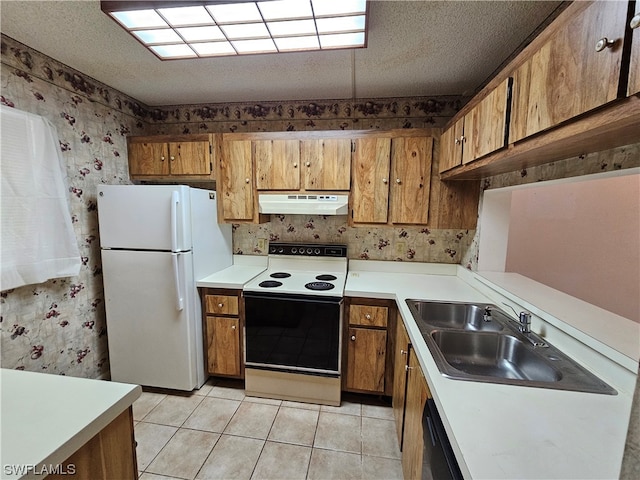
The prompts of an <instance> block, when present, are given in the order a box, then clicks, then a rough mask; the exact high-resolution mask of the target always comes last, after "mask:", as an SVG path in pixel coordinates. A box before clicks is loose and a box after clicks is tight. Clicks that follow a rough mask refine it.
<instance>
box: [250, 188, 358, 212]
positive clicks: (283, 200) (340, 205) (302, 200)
mask: <svg viewBox="0 0 640 480" xmlns="http://www.w3.org/2000/svg"><path fill="white" fill-rule="evenodd" d="M258 205H259V211H260V213H272V214H276V215H278V214H281V215H286V214H292V215H347V213H348V211H349V196H348V195H325V194H322V195H318V194H312V195H309V194H307V195H300V194H295V195H289V194H281V193H261V194H260V195H258Z"/></svg>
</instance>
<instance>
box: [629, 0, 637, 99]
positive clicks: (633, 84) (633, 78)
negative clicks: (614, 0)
mask: <svg viewBox="0 0 640 480" xmlns="http://www.w3.org/2000/svg"><path fill="white" fill-rule="evenodd" d="M629 26H630V27H631V29H632V30H633V38H632V40H631V61H630V64H629V87H628V89H627V95H629V96H631V95H635V94H637V93H640V2H638V1H636V10H635V12H634V16H633V18H632V19H631V22H630V24H629Z"/></svg>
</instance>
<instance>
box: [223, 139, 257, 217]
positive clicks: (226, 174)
mask: <svg viewBox="0 0 640 480" xmlns="http://www.w3.org/2000/svg"><path fill="white" fill-rule="evenodd" d="M222 150H223V154H222V155H221V158H220V160H219V169H218V172H219V173H218V182H217V189H218V198H219V199H220V198H221V199H222V216H221V217H222V218H223V219H224V220H226V221H241V220H245V221H247V220H249V221H251V220H253V219H254V212H255V208H254V195H253V168H252V158H251V141H250V140H228V139H225V140H223V142H222Z"/></svg>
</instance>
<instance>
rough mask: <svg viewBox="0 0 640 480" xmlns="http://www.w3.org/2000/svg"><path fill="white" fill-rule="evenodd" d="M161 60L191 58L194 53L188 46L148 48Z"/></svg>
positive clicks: (156, 46)
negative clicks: (161, 58)
mask: <svg viewBox="0 0 640 480" xmlns="http://www.w3.org/2000/svg"><path fill="white" fill-rule="evenodd" d="M149 48H150V49H151V50H153V51H154V52H156V53H157V54H158V55H159V56H161V57H163V58H191V57H196V56H197V55H196V53H195V52H194V51H193V50H191V48H189V46H188V45H184V44H182V45H153V46H150V47H149Z"/></svg>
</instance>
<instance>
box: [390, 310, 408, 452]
mask: <svg viewBox="0 0 640 480" xmlns="http://www.w3.org/2000/svg"><path fill="white" fill-rule="evenodd" d="M410 345H411V342H410V341H409V335H408V334H407V329H406V328H405V327H404V323H403V322H402V317H401V316H400V314H398V322H397V326H396V345H395V352H394V353H393V357H394V358H393V369H394V375H393V397H392V406H393V416H394V418H395V420H396V430H397V433H398V445H400V450H402V448H403V445H402V444H403V432H404V421H405V399H406V395H407V376H408V373H409V370H408V368H407V367H408V366H409V347H410Z"/></svg>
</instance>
